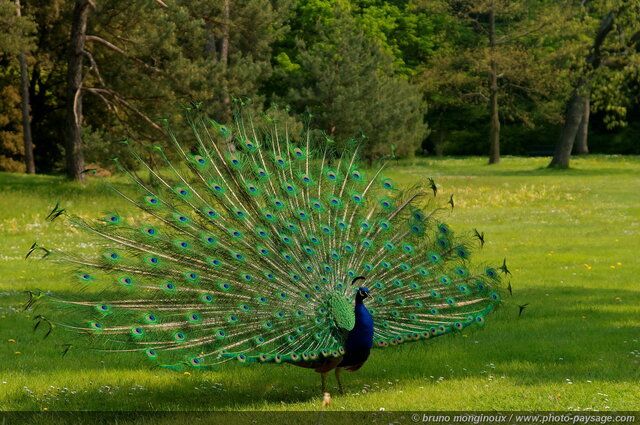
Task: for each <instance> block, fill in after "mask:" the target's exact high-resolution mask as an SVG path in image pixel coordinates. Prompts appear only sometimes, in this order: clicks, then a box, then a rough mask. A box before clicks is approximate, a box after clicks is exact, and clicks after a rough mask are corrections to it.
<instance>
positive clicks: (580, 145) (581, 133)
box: [575, 94, 591, 155]
mask: <svg viewBox="0 0 640 425" xmlns="http://www.w3.org/2000/svg"><path fill="white" fill-rule="evenodd" d="M589 97H590V96H589V94H587V95H586V96H585V99H584V110H583V111H582V120H580V127H578V134H577V136H576V137H577V139H576V144H575V151H576V152H575V153H577V154H579V155H585V154H588V153H589V144H588V138H589V115H590V112H591V102H590V99H589Z"/></svg>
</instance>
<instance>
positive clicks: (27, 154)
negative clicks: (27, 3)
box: [16, 0, 36, 174]
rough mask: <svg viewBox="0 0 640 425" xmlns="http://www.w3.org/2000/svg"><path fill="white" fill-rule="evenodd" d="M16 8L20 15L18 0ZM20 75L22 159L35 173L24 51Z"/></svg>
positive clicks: (28, 170)
mask: <svg viewBox="0 0 640 425" xmlns="http://www.w3.org/2000/svg"><path fill="white" fill-rule="evenodd" d="M16 8H17V11H18V17H20V16H22V11H21V10H20V9H21V8H20V0H16ZM18 57H19V61H20V75H21V77H22V84H21V86H20V89H21V95H22V136H23V138H24V160H25V164H26V166H27V173H28V174H35V173H36V164H35V161H34V159H33V139H32V136H31V117H30V116H29V109H30V105H31V103H30V102H29V76H28V74H27V58H26V57H25V55H24V53H22V52H20V55H19V56H18Z"/></svg>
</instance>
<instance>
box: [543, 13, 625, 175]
mask: <svg viewBox="0 0 640 425" xmlns="http://www.w3.org/2000/svg"><path fill="white" fill-rule="evenodd" d="M622 7H625V6H622ZM620 10H621V9H619V10H613V11H611V12H609V13H608V14H607V16H605V17H604V18H603V19H602V21H601V22H600V26H599V27H598V31H597V32H596V35H595V37H594V39H593V45H592V46H591V49H590V50H589V54H588V55H587V67H586V69H585V71H584V75H583V76H582V77H581V78H580V80H578V83H577V84H576V86H575V87H574V89H573V93H572V94H571V97H570V98H569V103H568V104H567V109H566V115H565V119H564V126H563V127H562V132H561V133H560V137H559V138H558V141H557V142H556V149H555V152H554V154H553V158H552V159H551V162H550V163H549V166H548V167H549V168H569V161H570V160H571V150H572V149H573V144H574V143H575V140H576V135H577V134H578V128H579V127H580V123H581V121H582V117H583V115H585V114H584V111H585V103H586V102H587V101H588V99H589V93H590V91H589V84H590V82H591V76H592V75H593V73H594V72H595V71H596V70H597V69H598V68H599V67H600V65H601V63H602V52H601V51H600V48H601V47H602V44H603V43H604V41H605V39H606V38H607V36H608V35H609V33H610V32H611V30H613V27H614V23H615V17H616V14H617V13H618V12H619V11H620ZM588 122H589V121H588V120H586V122H585V125H588ZM585 131H586V130H585ZM585 143H586V136H585Z"/></svg>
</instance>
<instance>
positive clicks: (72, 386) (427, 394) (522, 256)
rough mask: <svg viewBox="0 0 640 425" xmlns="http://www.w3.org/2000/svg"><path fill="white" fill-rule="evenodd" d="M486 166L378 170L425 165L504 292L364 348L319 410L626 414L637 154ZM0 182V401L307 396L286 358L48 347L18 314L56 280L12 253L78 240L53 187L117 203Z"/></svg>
mask: <svg viewBox="0 0 640 425" xmlns="http://www.w3.org/2000/svg"><path fill="white" fill-rule="evenodd" d="M485 162H486V160H485V158H468V159H418V160H414V161H407V162H401V163H399V164H398V165H397V166H396V167H395V168H393V170H392V171H390V173H389V174H391V176H392V177H394V179H395V180H396V181H397V183H399V184H400V185H402V184H410V183H413V182H416V181H422V182H426V180H427V177H433V178H434V179H435V180H436V181H437V183H438V184H439V185H440V194H439V195H438V197H439V198H441V200H442V201H443V202H445V201H446V200H447V199H448V198H449V194H451V193H454V194H455V201H456V208H455V210H454V212H453V214H452V215H451V216H450V218H449V223H450V224H451V225H452V226H453V227H454V228H455V229H457V230H470V229H472V228H474V227H475V228H478V229H479V230H481V231H484V232H485V233H486V235H487V236H486V238H487V243H486V245H485V247H484V249H483V250H482V251H481V252H480V253H478V254H477V259H479V260H480V261H491V262H493V263H494V264H497V265H500V264H502V259H503V257H505V256H506V257H507V258H508V263H509V267H510V269H511V271H512V272H513V276H512V279H511V282H512V286H513V296H508V295H507V296H505V298H504V303H503V305H502V306H501V308H500V309H499V310H498V312H497V313H496V314H493V315H491V316H490V317H489V319H488V320H487V322H488V323H487V325H486V326H484V327H483V328H475V329H473V330H471V331H469V332H465V333H463V334H459V335H449V336H445V337H442V338H437V339H434V340H431V341H426V342H416V343H410V344H404V345H402V346H399V347H394V348H390V349H385V350H374V352H373V354H372V356H371V358H370V360H369V361H368V362H367V364H366V365H365V366H364V367H363V368H362V369H361V370H360V371H358V372H357V373H354V374H345V377H344V379H345V383H346V385H347V391H348V395H346V396H342V397H341V396H337V391H335V389H334V390H333V391H332V393H334V399H333V405H332V407H331V409H332V410H337V411H340V410H376V411H377V410H380V409H381V408H384V409H386V410H463V409H473V410H501V409H504V410H528V409H535V410H601V411H605V410H640V390H639V387H638V382H639V380H640V273H639V272H640V269H638V255H639V254H640V202H639V201H640V195H638V194H639V193H640V158H638V157H621V156H590V157H587V158H579V159H576V160H575V161H574V162H573V166H574V167H575V168H573V169H570V170H561V171H559V170H547V169H544V166H545V165H546V164H547V162H548V158H535V159H530V158H527V159H525V158H509V157H507V158H505V159H504V160H503V162H502V163H501V164H499V165H496V166H487V165H485ZM120 181H122V182H124V180H120ZM123 184H124V183H123ZM0 190H1V192H0V206H1V207H0V238H1V248H0V410H34V411H40V410H44V409H47V410H103V411H104V410H212V409H216V410H254V409H255V410H317V409H318V408H319V406H320V400H321V397H320V390H319V384H320V378H319V376H318V375H317V374H315V373H313V372H311V371H309V370H306V369H300V368H296V367H293V366H289V365H280V366H278V365H252V366H241V365H239V364H235V363H233V364H229V363H228V364H226V365H225V367H223V368H221V369H220V370H219V371H207V372H204V371H203V372H199V371H193V372H191V374H183V373H182V372H175V371H170V370H164V369H151V368H149V364H148V363H147V362H146V361H145V360H143V359H141V358H140V356H139V355H136V356H120V355H104V354H93V353H86V352H84V353H83V352H73V351H72V352H70V353H69V354H68V355H67V356H66V357H64V358H62V357H61V355H60V353H61V351H62V347H60V346H59V345H58V344H59V343H60V341H58V340H56V338H55V337H54V336H55V333H54V335H53V336H52V337H50V338H48V339H46V340H42V333H38V334H34V332H33V331H32V328H33V321H32V320H31V318H30V317H29V313H28V312H27V313H23V312H22V311H21V310H22V306H23V304H24V301H25V300H26V296H25V295H24V293H23V291H25V290H27V289H33V288H40V289H46V290H49V289H50V290H67V289H70V288H71V285H70V281H69V279H68V278H67V276H66V275H65V274H64V273H63V272H62V271H59V270H57V268H56V266H55V264H53V263H49V262H46V261H37V260H33V261H31V260H29V261H25V260H24V255H25V253H26V252H27V250H28V248H29V247H30V246H31V244H32V243H33V242H34V240H36V239H37V240H39V241H43V242H46V243H47V244H48V245H52V246H66V247H74V246H75V247H83V245H82V242H83V241H84V240H85V236H84V235H82V234H79V233H73V232H70V231H69V230H68V229H65V228H64V227H63V226H61V225H60V224H55V223H54V224H52V225H49V224H46V223H45V220H44V218H45V217H46V215H47V214H48V212H49V211H50V210H51V208H52V207H53V205H54V204H55V201H56V200H58V199H59V200H61V201H62V203H63V207H65V208H67V210H68V211H71V212H73V213H76V214H78V215H81V216H86V217H92V216H98V214H99V213H101V212H103V211H104V210H105V209H113V208H114V207H117V208H120V209H122V210H124V209H125V208H127V206H126V205H125V203H124V201H122V200H120V199H118V198H117V197H116V196H115V195H112V194H111V193H110V192H108V190H106V189H105V188H104V186H102V185H101V184H100V182H99V181H92V182H90V183H89V184H88V185H87V186H85V187H81V186H79V185H76V184H73V183H68V182H66V181H64V180H63V179H61V178H59V177H51V176H35V177H28V176H23V175H16V174H0ZM85 249H91V247H90V246H87V247H85ZM525 303H528V304H529V305H528V307H527V308H526V310H525V311H524V313H523V314H522V317H521V318H520V319H518V310H519V309H518V305H521V304H525ZM227 365H228V366H227ZM330 382H331V383H332V384H334V383H335V380H333V376H332V377H331V381H330Z"/></svg>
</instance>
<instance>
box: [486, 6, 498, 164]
mask: <svg viewBox="0 0 640 425" xmlns="http://www.w3.org/2000/svg"><path fill="white" fill-rule="evenodd" d="M489 47H490V48H491V53H490V54H491V60H490V61H489V81H488V86H489V117H490V123H489V125H490V128H489V164H497V163H499V162H500V115H499V112H500V111H499V107H498V66H497V64H496V62H495V51H496V14H495V9H494V7H493V5H491V9H490V10H489Z"/></svg>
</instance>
